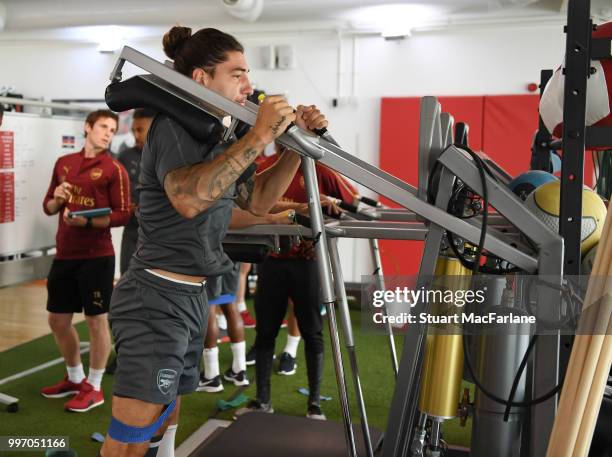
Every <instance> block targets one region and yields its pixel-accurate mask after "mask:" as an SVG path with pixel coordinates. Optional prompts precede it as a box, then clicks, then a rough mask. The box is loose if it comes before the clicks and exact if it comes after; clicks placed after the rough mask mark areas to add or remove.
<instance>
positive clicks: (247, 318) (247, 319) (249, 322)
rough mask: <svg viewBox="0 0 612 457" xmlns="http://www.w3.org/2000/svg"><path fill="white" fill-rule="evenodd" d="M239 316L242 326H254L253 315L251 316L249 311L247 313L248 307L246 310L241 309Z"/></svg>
mask: <svg viewBox="0 0 612 457" xmlns="http://www.w3.org/2000/svg"><path fill="white" fill-rule="evenodd" d="M240 316H241V317H242V322H243V323H244V328H255V324H256V322H255V319H253V316H251V313H249V310H248V309H247V310H246V311H242V312H241V313H240Z"/></svg>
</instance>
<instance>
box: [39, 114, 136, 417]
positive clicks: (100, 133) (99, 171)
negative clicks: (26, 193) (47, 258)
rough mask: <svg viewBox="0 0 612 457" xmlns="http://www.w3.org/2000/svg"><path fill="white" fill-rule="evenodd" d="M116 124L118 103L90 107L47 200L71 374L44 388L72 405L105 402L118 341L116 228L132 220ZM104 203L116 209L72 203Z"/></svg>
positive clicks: (61, 332) (52, 290)
mask: <svg viewBox="0 0 612 457" xmlns="http://www.w3.org/2000/svg"><path fill="white" fill-rule="evenodd" d="M116 130H117V115H116V114H115V113H113V112H112V111H108V110H98V111H94V112H92V113H90V114H89V115H88V116H87V119H86V120H85V146H84V147H83V149H82V150H81V151H80V152H77V153H74V154H68V155H65V156H62V157H60V158H59V159H58V160H57V162H56V163H55V167H54V168H53V174H52V176H51V184H50V185H49V190H48V191H47V194H46V195H45V198H44V201H43V210H44V212H45V213H46V214H47V215H49V216H52V215H55V214H57V215H58V216H59V217H58V219H59V225H58V230H57V235H56V247H57V253H56V255H55V259H54V261H53V264H52V266H51V271H50V272H49V277H48V281H47V291H48V300H47V310H48V311H49V326H50V327H51V330H52V332H53V336H54V337H55V341H56V343H57V345H58V347H59V350H60V352H61V354H62V356H63V358H64V361H65V362H66V370H67V375H66V377H65V378H64V379H63V380H62V381H60V382H58V383H57V384H55V385H52V386H49V387H44V388H43V389H41V394H42V395H43V396H45V397H48V398H60V397H65V396H69V395H75V396H74V397H73V398H72V399H70V400H69V401H68V402H67V403H66V404H65V405H64V407H65V409H66V410H68V411H75V412H85V411H89V410H90V409H92V408H95V407H96V406H99V405H101V404H102V403H104V394H103V392H102V388H101V383H102V375H103V373H104V367H105V366H106V361H107V359H108V355H109V353H110V347H111V339H110V332H109V326H108V319H107V313H108V309H109V303H110V298H111V293H112V290H113V279H114V276H115V252H114V250H113V244H112V242H111V233H110V228H111V227H118V226H121V225H125V224H127V222H128V220H129V218H130V181H129V178H128V176H127V172H126V170H125V168H123V166H122V165H121V164H120V163H119V162H117V161H116V160H114V159H113V158H112V157H111V155H110V153H109V151H108V147H109V145H110V142H111V140H112V138H113V135H114V133H115V131H116ZM105 207H109V208H111V210H112V213H111V214H110V215H107V216H98V217H93V218H85V217H82V216H74V217H72V212H73V211H79V210H88V209H94V208H105ZM80 312H84V313H85V320H86V322H87V327H88V328H89V337H90V352H89V373H88V376H87V378H86V377H85V372H84V370H83V364H82V363H81V354H80V345H79V336H78V334H77V332H76V329H75V328H74V326H73V325H72V317H73V315H74V313H80Z"/></svg>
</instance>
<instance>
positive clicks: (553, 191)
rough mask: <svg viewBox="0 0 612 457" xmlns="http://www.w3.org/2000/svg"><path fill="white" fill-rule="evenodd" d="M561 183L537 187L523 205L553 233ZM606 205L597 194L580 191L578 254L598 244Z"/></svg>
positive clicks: (557, 212)
mask: <svg viewBox="0 0 612 457" xmlns="http://www.w3.org/2000/svg"><path fill="white" fill-rule="evenodd" d="M560 196H561V182H560V181H553V182H549V183H546V184H544V185H542V186H540V187H538V188H537V189H536V190H535V191H534V192H532V193H531V194H529V196H528V197H527V199H526V200H525V205H527V207H528V208H529V209H530V210H531V211H532V212H533V213H534V214H535V215H536V216H538V217H539V218H540V219H541V220H542V221H543V222H544V223H545V224H546V225H547V226H548V227H550V228H551V229H552V231H553V232H555V233H558V232H559V211H560V210H559V207H560V203H559V202H560V198H561V197H560ZM606 213H607V210H606V205H605V204H604V202H603V200H602V199H601V197H600V196H599V195H597V193H596V192H595V191H593V190H591V189H589V188H588V187H585V188H584V190H583V191H582V228H581V230H580V239H581V240H582V244H581V245H580V252H581V254H582V255H584V254H585V253H587V252H588V251H589V250H590V249H591V248H592V247H593V246H595V245H596V244H597V243H598V242H599V238H601V231H602V230H603V225H604V221H605V219H606Z"/></svg>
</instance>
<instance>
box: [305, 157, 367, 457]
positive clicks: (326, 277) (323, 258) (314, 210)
mask: <svg viewBox="0 0 612 457" xmlns="http://www.w3.org/2000/svg"><path fill="white" fill-rule="evenodd" d="M302 172H303V174H304V184H305V187H306V191H307V193H308V208H309V211H310V224H311V227H312V234H313V236H314V238H315V246H314V247H315V253H316V259H317V266H318V269H317V270H318V272H319V283H320V285H321V291H322V297H323V303H325V307H326V309H327V316H328V323H329V335H330V338H331V345H332V355H333V358H334V366H335V368H336V382H337V383H338V393H339V395H340V404H341V406H342V418H343V419H344V435H345V438H346V446H347V450H348V453H349V456H351V457H356V456H357V448H356V447H355V434H354V432H353V424H352V420H351V411H350V408H349V402H348V390H347V388H346V380H345V377H344V366H343V363H342V353H341V351H340V338H339V336H338V326H337V324H336V312H335V308H334V302H335V297H334V289H333V285H332V281H333V280H332V273H331V268H330V263H329V251H328V250H327V237H326V234H325V226H324V224H323V213H322V210H321V199H320V194H319V185H318V182H317V174H316V171H315V162H314V160H313V159H311V158H309V157H302Z"/></svg>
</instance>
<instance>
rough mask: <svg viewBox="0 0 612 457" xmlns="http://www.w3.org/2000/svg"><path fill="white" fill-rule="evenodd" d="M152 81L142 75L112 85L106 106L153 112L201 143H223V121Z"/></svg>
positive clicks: (119, 109) (116, 109)
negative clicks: (161, 114) (171, 121)
mask: <svg viewBox="0 0 612 457" xmlns="http://www.w3.org/2000/svg"><path fill="white" fill-rule="evenodd" d="M149 79H150V76H149V75H146V76H145V75H138V76H134V77H132V78H129V79H126V80H125V81H119V82H113V83H111V84H109V85H108V87H107V88H106V93H105V96H104V97H105V100H106V104H107V105H108V107H109V108H110V109H112V110H113V111H117V112H119V111H126V110H129V109H135V108H150V109H153V110H155V111H157V112H160V113H164V114H166V115H168V116H169V117H171V118H172V119H174V120H175V121H176V122H178V123H179V124H181V125H182V126H183V128H184V129H185V130H187V132H189V134H190V135H191V136H192V137H194V138H195V139H196V140H197V141H200V142H202V143H207V144H216V143H218V142H219V141H220V140H221V138H222V136H223V131H224V127H223V125H222V124H221V122H220V121H219V119H217V118H215V117H214V116H212V115H210V114H208V113H205V112H203V111H202V110H200V109H198V108H196V107H195V106H193V104H192V103H190V102H188V101H186V100H184V99H180V98H178V97H176V96H175V95H173V94H170V93H169V92H167V91H165V90H163V89H161V88H160V87H158V86H157V85H155V84H154V83H153V82H152V81H150V80H149Z"/></svg>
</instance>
